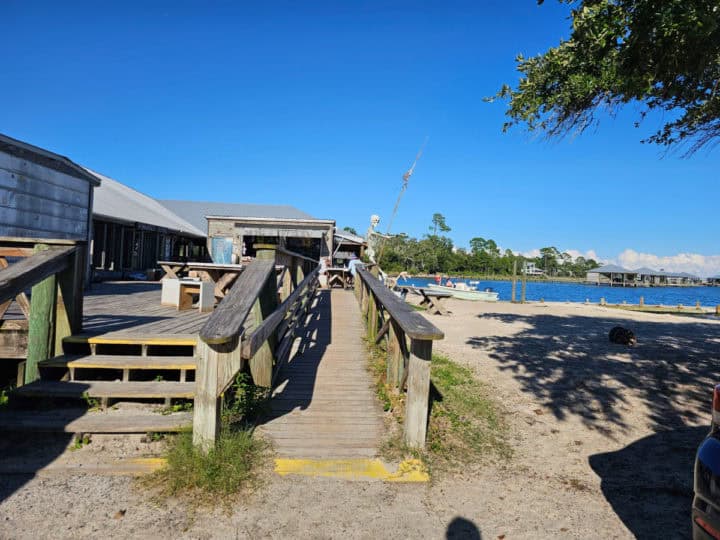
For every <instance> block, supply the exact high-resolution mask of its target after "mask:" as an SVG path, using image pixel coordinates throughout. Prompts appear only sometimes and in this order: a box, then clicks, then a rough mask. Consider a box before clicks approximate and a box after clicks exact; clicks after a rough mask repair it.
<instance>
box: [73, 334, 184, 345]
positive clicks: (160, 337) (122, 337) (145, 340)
mask: <svg viewBox="0 0 720 540" xmlns="http://www.w3.org/2000/svg"><path fill="white" fill-rule="evenodd" d="M197 342H198V336H197V334H123V333H119V332H109V333H107V334H77V335H74V336H68V337H66V338H65V339H63V343H81V344H82V343H88V344H90V345H169V346H175V345H186V346H195V345H197Z"/></svg>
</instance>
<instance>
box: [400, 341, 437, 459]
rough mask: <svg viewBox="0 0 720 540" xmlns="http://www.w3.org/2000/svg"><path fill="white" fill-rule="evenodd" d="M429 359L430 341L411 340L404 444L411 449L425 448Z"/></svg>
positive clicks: (428, 397)
mask: <svg viewBox="0 0 720 540" xmlns="http://www.w3.org/2000/svg"><path fill="white" fill-rule="evenodd" d="M431 359H432V341H431V340H418V339H413V340H411V343H410V359H409V362H408V378H407V388H408V390H407V401H406V403H405V444H407V445H408V446H409V447H411V448H424V447H425V437H426V436H427V425H428V414H429V404H430V361H431Z"/></svg>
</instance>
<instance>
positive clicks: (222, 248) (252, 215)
mask: <svg viewBox="0 0 720 540" xmlns="http://www.w3.org/2000/svg"><path fill="white" fill-rule="evenodd" d="M161 202H162V204H163V205H165V206H166V207H167V208H168V209H169V210H170V211H172V212H173V213H175V214H177V215H179V216H181V217H182V218H183V219H186V220H187V221H189V222H190V223H191V224H192V225H193V226H195V227H196V228H198V229H200V228H204V230H206V231H207V249H208V251H209V253H210V256H211V258H212V260H213V262H216V263H233V262H238V261H240V260H242V259H243V258H247V257H254V255H255V250H254V247H253V246H254V245H255V244H276V245H280V246H283V247H285V248H286V249H289V250H291V251H294V252H297V253H300V254H302V255H305V256H307V257H311V258H313V259H315V260H319V259H320V258H321V257H327V256H329V255H330V254H332V252H333V233H334V231H335V221H334V220H330V219H317V218H314V217H312V216H311V215H309V214H306V213H305V212H302V211H300V210H298V209H297V208H294V207H292V206H281V205H259V204H234V203H218V202H196V201H161Z"/></svg>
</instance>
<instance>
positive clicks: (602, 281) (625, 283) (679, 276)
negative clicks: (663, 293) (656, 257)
mask: <svg viewBox="0 0 720 540" xmlns="http://www.w3.org/2000/svg"><path fill="white" fill-rule="evenodd" d="M585 282H586V283H592V284H594V285H610V286H611V287H667V286H692V285H701V284H702V279H701V278H700V277H698V276H696V275H693V274H689V273H687V272H665V271H664V270H653V269H652V268H647V267H643V268H638V269H636V270H629V269H627V268H623V267H622V266H618V265H616V264H606V265H604V266H601V267H599V268H594V269H592V270H590V271H589V272H588V273H587V275H586V276H585Z"/></svg>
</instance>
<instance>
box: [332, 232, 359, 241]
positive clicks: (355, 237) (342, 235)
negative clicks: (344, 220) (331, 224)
mask: <svg viewBox="0 0 720 540" xmlns="http://www.w3.org/2000/svg"><path fill="white" fill-rule="evenodd" d="M335 236H336V237H338V238H340V239H342V240H347V241H348V242H352V243H354V244H364V243H365V239H364V238H363V237H362V236H358V235H357V234H352V233H349V232H347V231H335Z"/></svg>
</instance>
